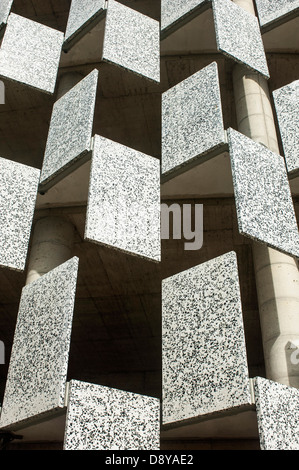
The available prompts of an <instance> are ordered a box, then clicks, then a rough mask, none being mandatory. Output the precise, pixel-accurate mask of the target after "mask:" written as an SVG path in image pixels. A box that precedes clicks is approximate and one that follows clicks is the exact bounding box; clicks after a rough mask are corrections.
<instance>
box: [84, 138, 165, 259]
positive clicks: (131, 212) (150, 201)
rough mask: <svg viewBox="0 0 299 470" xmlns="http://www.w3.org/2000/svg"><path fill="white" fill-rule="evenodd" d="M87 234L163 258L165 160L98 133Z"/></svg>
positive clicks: (94, 239) (133, 251) (132, 251)
mask: <svg viewBox="0 0 299 470" xmlns="http://www.w3.org/2000/svg"><path fill="white" fill-rule="evenodd" d="M85 239H86V240H89V241H91V242H95V243H100V244H103V245H106V246H110V247H113V248H116V249H119V250H122V251H125V252H128V253H130V254H134V255H136V256H141V257H144V258H148V259H150V260H152V261H157V262H158V261H160V250H161V243H160V162H159V160H158V159H156V158H154V157H150V156H148V155H145V154H143V153H141V152H138V151H136V150H133V149H130V148H128V147H125V146H124V145H121V144H119V143H117V142H113V141H111V140H109V139H106V138H104V137H101V136H97V135H96V136H95V138H94V148H93V155H92V163H91V174H90V185H89V194H88V204H87V218H86V227H85Z"/></svg>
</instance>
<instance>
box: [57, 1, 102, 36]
mask: <svg viewBox="0 0 299 470" xmlns="http://www.w3.org/2000/svg"><path fill="white" fill-rule="evenodd" d="M105 3H106V2H105V0H72V3H71V8H70V13H69V17H68V22H67V27H66V31H65V41H69V40H70V39H72V38H73V37H74V36H75V35H76V34H78V33H79V32H80V31H81V30H82V29H83V28H84V27H85V26H86V24H87V23H88V22H90V21H91V20H92V19H93V18H94V17H95V16H96V15H98V14H99V13H100V12H101V11H103V10H104V9H105Z"/></svg>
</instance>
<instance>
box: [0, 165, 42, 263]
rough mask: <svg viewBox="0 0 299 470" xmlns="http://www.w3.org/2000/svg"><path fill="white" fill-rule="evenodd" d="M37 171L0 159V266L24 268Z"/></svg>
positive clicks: (37, 180) (36, 189)
mask: <svg viewBox="0 0 299 470" xmlns="http://www.w3.org/2000/svg"><path fill="white" fill-rule="evenodd" d="M39 177H40V170H37V169H36V168H32V167H29V166H26V165H23V164H21V163H16V162H13V161H11V160H6V159H5V158H0V240H1V244H0V266H5V267H8V268H11V269H14V270H16V271H23V270H24V269H25V264H26V258H27V251H28V244H29V239H30V233H31V226H32V220H33V215H34V209H35V202H36V197H37V191H38V182H39Z"/></svg>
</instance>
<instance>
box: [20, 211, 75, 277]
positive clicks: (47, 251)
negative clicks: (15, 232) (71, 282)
mask: <svg viewBox="0 0 299 470" xmlns="http://www.w3.org/2000/svg"><path fill="white" fill-rule="evenodd" d="M73 242H74V226H73V225H72V224H71V223H70V222H68V221H67V220H66V219H64V218H60V217H44V218H43V219H40V220H38V221H37V223H36V225H35V228H34V232H33V238H32V246H31V251H30V256H29V262H28V271H27V279H26V285H27V284H30V283H31V282H33V281H35V280H36V279H38V278H39V277H41V276H42V275H43V274H46V273H47V272H49V271H51V270H52V269H54V268H56V267H57V266H59V265H60V264H62V263H64V262H65V261H67V260H68V259H70V258H71V257H72V248H73Z"/></svg>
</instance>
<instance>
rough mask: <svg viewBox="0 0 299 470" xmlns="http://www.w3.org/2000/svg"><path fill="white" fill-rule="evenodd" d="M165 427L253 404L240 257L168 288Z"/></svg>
mask: <svg viewBox="0 0 299 470" xmlns="http://www.w3.org/2000/svg"><path fill="white" fill-rule="evenodd" d="M162 351H163V374H162V375H163V401H162V407H163V424H170V423H175V422H179V421H182V420H188V419H192V418H196V417H198V416H202V415H207V414H209V413H213V412H216V411H222V410H227V409H231V408H235V407H240V406H242V405H246V406H247V405H248V404H250V403H251V395H250V385H249V376H248V367H247V357H246V347H245V338H244V328H243V318H242V308H241V300H240V287H239V280H238V267H237V259H236V254H235V253H234V252H230V253H227V254H225V255H222V256H220V257H218V258H215V259H212V260H210V261H208V262H206V263H203V264H201V265H198V266H195V267H193V268H191V269H189V270H187V271H184V272H181V273H179V274H176V275H174V276H172V277H170V278H167V279H165V280H163V282H162Z"/></svg>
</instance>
